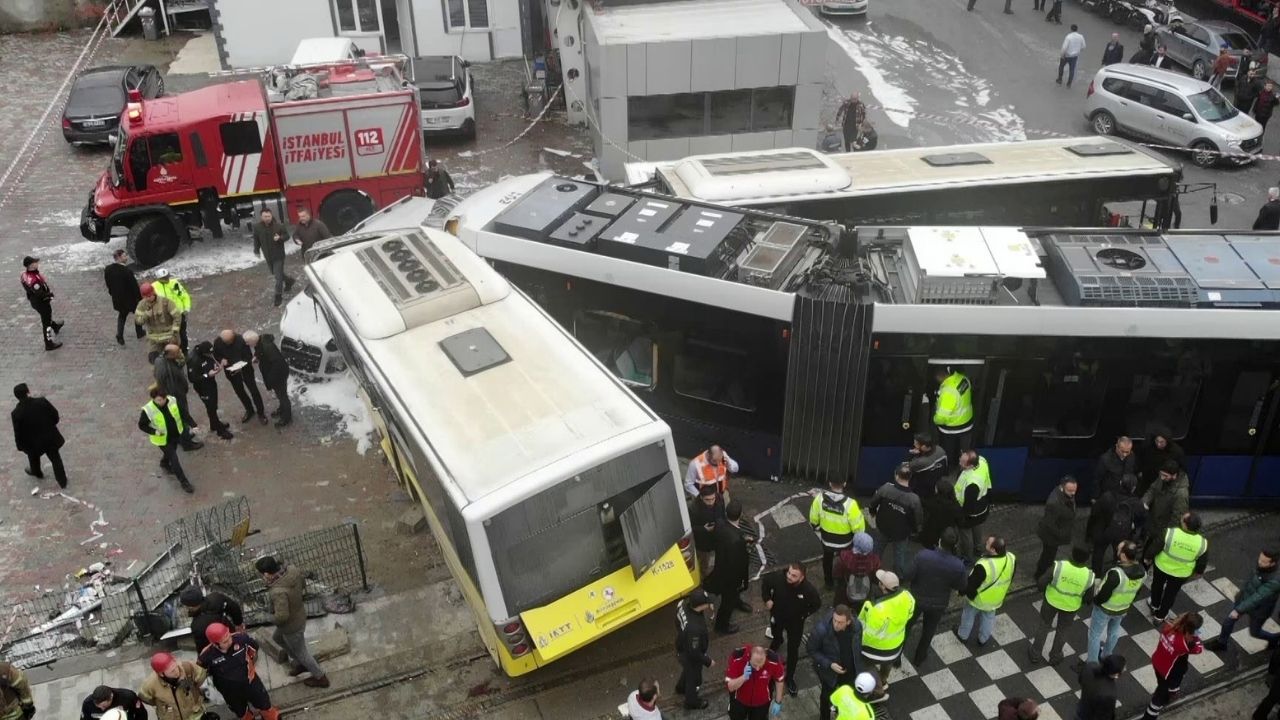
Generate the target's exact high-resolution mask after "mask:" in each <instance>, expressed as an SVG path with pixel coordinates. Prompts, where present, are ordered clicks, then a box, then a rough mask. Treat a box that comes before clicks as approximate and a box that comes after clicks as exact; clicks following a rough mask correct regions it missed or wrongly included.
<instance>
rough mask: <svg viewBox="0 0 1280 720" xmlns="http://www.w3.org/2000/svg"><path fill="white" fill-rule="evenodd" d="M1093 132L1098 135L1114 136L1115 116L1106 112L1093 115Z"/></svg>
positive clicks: (1102, 111)
mask: <svg viewBox="0 0 1280 720" xmlns="http://www.w3.org/2000/svg"><path fill="white" fill-rule="evenodd" d="M1092 124H1093V131H1094V132H1095V133H1097V134H1099V135H1114V134H1115V132H1116V116H1115V115H1112V114H1111V113H1109V112H1107V111H1106V110H1099V111H1098V112H1096V113H1094V114H1093V120H1092Z"/></svg>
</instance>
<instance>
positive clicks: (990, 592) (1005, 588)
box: [956, 535, 1018, 647]
mask: <svg viewBox="0 0 1280 720" xmlns="http://www.w3.org/2000/svg"><path fill="white" fill-rule="evenodd" d="M1017 566H1018V557H1017V556H1016V555H1014V554H1013V553H1011V552H1009V551H1008V550H1006V549H1005V546H1004V538H1001V537H996V536H995V535H992V536H991V537H989V538H987V551H986V554H985V555H983V556H982V559H980V560H978V561H977V562H975V563H974V564H973V567H971V568H969V579H968V581H967V583H966V585H965V590H964V596H965V597H967V598H969V602H968V604H967V605H965V606H964V609H963V610H961V611H960V627H959V628H957V629H956V637H958V638H960V642H968V640H969V633H971V632H973V623H974V621H975V620H977V619H978V618H981V622H979V623H978V647H982V646H983V645H986V644H987V641H988V640H990V639H991V630H992V628H993V627H994V626H995V622H996V611H997V610H999V609H1000V606H1002V605H1004V598H1005V595H1008V594H1009V585H1010V583H1012V582H1013V571H1014V570H1015V569H1016V568H1017Z"/></svg>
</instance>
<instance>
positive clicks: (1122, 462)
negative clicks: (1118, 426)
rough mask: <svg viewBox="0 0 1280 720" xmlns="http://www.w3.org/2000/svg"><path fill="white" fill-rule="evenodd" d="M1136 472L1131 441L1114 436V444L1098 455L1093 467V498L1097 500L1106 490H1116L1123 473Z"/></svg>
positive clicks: (1135, 461)
mask: <svg viewBox="0 0 1280 720" xmlns="http://www.w3.org/2000/svg"><path fill="white" fill-rule="evenodd" d="M1137 473H1138V468H1137V458H1135V457H1134V456H1133V441H1132V440H1130V439H1129V438H1127V437H1124V436H1121V437H1118V438H1116V444H1115V445H1114V446H1113V447H1110V448H1107V450H1106V451H1105V452H1103V453H1102V455H1100V456H1099V457H1098V462H1097V464H1096V465H1094V467H1093V498H1094V499H1095V500H1097V499H1098V498H1100V497H1102V493H1104V492H1106V491H1107V490H1118V489H1119V488H1120V480H1121V479H1122V478H1124V476H1125V475H1136V474H1137Z"/></svg>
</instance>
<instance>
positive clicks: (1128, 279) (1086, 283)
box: [1045, 234, 1199, 308]
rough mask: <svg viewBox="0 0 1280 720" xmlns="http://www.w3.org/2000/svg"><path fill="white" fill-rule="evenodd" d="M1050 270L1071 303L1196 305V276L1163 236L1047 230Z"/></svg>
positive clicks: (1112, 305)
mask: <svg viewBox="0 0 1280 720" xmlns="http://www.w3.org/2000/svg"><path fill="white" fill-rule="evenodd" d="M1045 239H1046V240H1048V243H1047V244H1048V253H1049V273H1050V275H1051V276H1052V277H1053V282H1054V283H1055V284H1056V285H1057V286H1058V289H1059V290H1060V291H1061V292H1062V298H1063V300H1064V301H1065V302H1066V303H1067V304H1068V305H1083V306H1092V307H1180V308H1185V307H1193V306H1194V305H1195V304H1196V301H1197V299H1198V296H1199V289H1198V288H1197V286H1196V283H1195V280H1193V279H1192V278H1191V275H1190V274H1188V273H1187V270H1186V268H1185V267H1183V265H1182V263H1181V262H1179V261H1178V258H1177V256H1176V255H1175V254H1174V253H1173V251H1171V250H1170V249H1169V246H1168V244H1167V243H1165V241H1164V238H1162V237H1159V236H1144V237H1137V236H1134V237H1131V236H1127V235H1067V234H1062V235H1049V236H1047V237H1046V238H1045Z"/></svg>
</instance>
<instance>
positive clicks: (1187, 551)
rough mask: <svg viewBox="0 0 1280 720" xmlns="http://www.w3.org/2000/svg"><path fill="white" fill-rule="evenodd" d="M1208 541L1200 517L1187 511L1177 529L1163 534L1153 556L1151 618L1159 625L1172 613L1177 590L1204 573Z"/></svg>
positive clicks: (1171, 529)
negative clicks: (1157, 551) (1162, 543)
mask: <svg viewBox="0 0 1280 720" xmlns="http://www.w3.org/2000/svg"><path fill="white" fill-rule="evenodd" d="M1208 550H1209V540H1208V539H1207V538H1205V536H1203V535H1201V534H1200V516H1199V515H1197V514H1195V513H1192V512H1189V513H1183V514H1182V522H1181V524H1180V525H1179V527H1176V528H1169V529H1168V530H1166V531H1165V533H1164V547H1163V548H1162V549H1161V550H1160V552H1159V553H1156V559H1155V570H1154V571H1153V574H1152V576H1151V597H1150V598H1148V599H1147V603H1148V604H1149V606H1150V607H1151V619H1152V621H1153V622H1155V623H1160V622H1162V621H1163V620H1164V618H1165V616H1166V615H1168V614H1169V612H1170V611H1171V610H1173V601H1174V600H1175V599H1176V598H1177V597H1178V591H1179V590H1181V589H1182V584H1183V583H1185V582H1186V581H1187V580H1188V579H1190V578H1191V576H1192V575H1199V574H1201V573H1203V572H1204V568H1205V565H1206V564H1207V563H1208V562H1209V555H1208Z"/></svg>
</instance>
